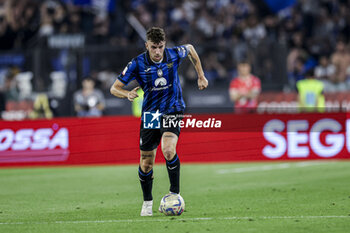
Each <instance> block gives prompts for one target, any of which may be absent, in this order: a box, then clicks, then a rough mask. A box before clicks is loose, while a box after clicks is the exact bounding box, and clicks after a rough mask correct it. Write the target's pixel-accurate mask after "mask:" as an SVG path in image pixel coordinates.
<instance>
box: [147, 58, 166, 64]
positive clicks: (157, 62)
mask: <svg viewBox="0 0 350 233" xmlns="http://www.w3.org/2000/svg"><path fill="white" fill-rule="evenodd" d="M150 58H151V57H150ZM163 58H164V57H162V59H160V61H154V60H153V59H152V58H151V61H152V62H153V63H155V64H159V63H162V61H163Z"/></svg>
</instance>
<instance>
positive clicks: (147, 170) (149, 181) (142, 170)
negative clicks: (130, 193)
mask: <svg viewBox="0 0 350 233" xmlns="http://www.w3.org/2000/svg"><path fill="white" fill-rule="evenodd" d="M156 153H157V149H154V150H152V151H142V150H141V151H140V154H141V157H140V166H139V179H140V184H141V188H142V193H143V204H142V209H141V214H140V215H141V216H152V215H153V210H152V207H153V197H152V186H153V165H154V159H155V157H156Z"/></svg>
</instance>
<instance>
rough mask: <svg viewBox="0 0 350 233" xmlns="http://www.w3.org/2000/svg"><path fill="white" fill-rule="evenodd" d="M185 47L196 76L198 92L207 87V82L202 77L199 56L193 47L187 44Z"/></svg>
mask: <svg viewBox="0 0 350 233" xmlns="http://www.w3.org/2000/svg"><path fill="white" fill-rule="evenodd" d="M185 46H186V49H187V50H188V57H189V58H190V60H191V62H192V64H193V66H194V68H195V69H196V72H197V75H198V88H199V90H203V89H205V88H207V87H208V80H207V79H206V78H205V76H204V71H203V68H202V64H201V61H200V59H199V56H198V54H197V52H196V50H195V49H194V47H193V45H191V44H187V45H185Z"/></svg>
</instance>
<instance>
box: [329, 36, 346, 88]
mask: <svg viewBox="0 0 350 233" xmlns="http://www.w3.org/2000/svg"><path fill="white" fill-rule="evenodd" d="M331 60H332V64H333V65H334V66H335V68H336V71H335V75H334V76H333V79H332V80H331V81H332V82H333V83H334V84H338V83H345V80H346V71H347V69H348V67H349V66H350V53H349V50H348V48H346V44H345V43H344V42H343V41H338V43H337V46H336V50H335V52H334V53H333V54H332V56H331Z"/></svg>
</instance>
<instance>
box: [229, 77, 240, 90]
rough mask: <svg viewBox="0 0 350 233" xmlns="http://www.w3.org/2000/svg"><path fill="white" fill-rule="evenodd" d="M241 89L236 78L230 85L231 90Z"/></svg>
mask: <svg viewBox="0 0 350 233" xmlns="http://www.w3.org/2000/svg"><path fill="white" fill-rule="evenodd" d="M238 87H239V84H238V80H237V78H234V79H233V80H232V81H231V83H230V90H234V89H237V88H238Z"/></svg>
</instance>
